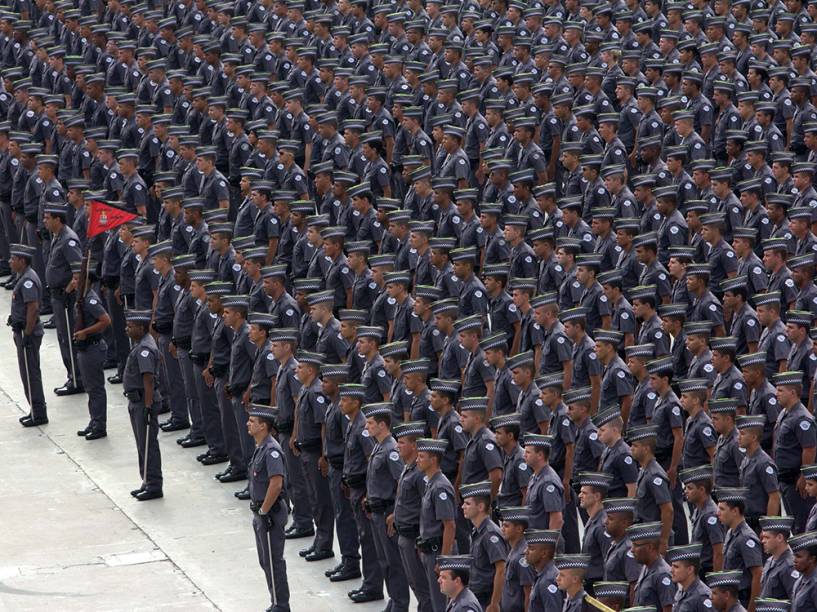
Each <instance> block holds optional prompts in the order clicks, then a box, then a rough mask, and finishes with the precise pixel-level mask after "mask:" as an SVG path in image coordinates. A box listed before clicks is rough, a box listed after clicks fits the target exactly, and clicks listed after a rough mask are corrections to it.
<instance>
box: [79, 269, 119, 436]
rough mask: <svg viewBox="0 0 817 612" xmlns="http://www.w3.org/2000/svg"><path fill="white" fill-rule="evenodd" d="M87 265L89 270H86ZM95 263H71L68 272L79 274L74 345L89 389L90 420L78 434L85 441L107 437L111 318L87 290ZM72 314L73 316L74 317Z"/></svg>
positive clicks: (90, 289)
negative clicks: (107, 336) (107, 340)
mask: <svg viewBox="0 0 817 612" xmlns="http://www.w3.org/2000/svg"><path fill="white" fill-rule="evenodd" d="M86 265H87V267H88V270H85V269H84V268H85V266H86ZM95 270H96V262H95V261H93V260H88V261H85V262H82V261H77V262H74V263H73V264H71V271H72V272H73V273H74V274H78V275H79V285H78V286H77V294H78V299H79V301H78V303H77V312H76V314H77V319H76V323H77V326H79V325H81V326H82V327H81V328H80V329H77V330H76V331H75V332H74V342H75V343H76V347H77V357H78V366H79V368H80V370H81V372H82V379H83V380H84V381H85V386H86V388H87V390H88V412H89V413H90V417H91V418H90V421H88V426H87V427H86V428H85V429H81V430H79V431H78V432H77V435H78V436H84V437H85V439H86V440H97V439H99V438H104V437H105V436H106V435H107V431H106V423H107V411H108V397H107V394H106V393H105V370H104V364H105V354H106V352H107V350H108V347H107V345H106V343H105V339H104V338H103V333H104V331H105V330H106V329H107V328H108V326H110V324H111V318H110V317H109V316H108V313H107V312H106V311H105V307H104V306H103V305H102V300H101V299H100V298H99V295H97V293H96V291H94V289H93V288H90V287H88V288H86V282H88V283H95V282H96V280H97V277H96V272H95ZM73 314H74V313H72V316H73Z"/></svg>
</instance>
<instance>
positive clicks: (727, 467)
mask: <svg viewBox="0 0 817 612" xmlns="http://www.w3.org/2000/svg"><path fill="white" fill-rule="evenodd" d="M737 408H738V402H737V400H735V399H732V398H723V399H718V400H710V401H709V413H710V415H712V425H713V427H714V428H715V431H717V432H718V434H719V435H718V442H717V444H716V445H715V457H714V459H713V461H712V466H713V470H714V471H713V479H714V480H713V484H714V485H715V486H716V487H736V486H738V484H739V483H740V464H741V462H742V461H743V453H741V451H740V447H739V446H738V430H737V428H736V427H735V415H736V412H737Z"/></svg>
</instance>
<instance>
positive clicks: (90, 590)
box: [0, 290, 385, 612]
mask: <svg viewBox="0 0 817 612" xmlns="http://www.w3.org/2000/svg"><path fill="white" fill-rule="evenodd" d="M10 298H11V294H10V292H7V291H2V290H0V312H3V313H8V312H9V304H10V301H11V300H10ZM41 359H42V363H43V378H44V388H45V395H46V400H47V402H48V415H49V420H50V423H49V424H48V425H45V426H43V427H39V428H32V429H24V428H22V427H21V426H20V425H19V424H18V422H17V419H18V418H19V417H20V416H22V415H23V414H26V413H27V412H28V406H27V403H26V400H25V395H24V393H23V387H22V384H21V382H20V378H19V375H18V371H17V361H16V353H15V349H14V344H13V341H12V337H11V330H10V329H6V330H0V465H2V466H3V469H2V471H0V611H5V610H13V611H15V612H24V611H27V610H45V609H55V610H60V611H61V612H69V611H73V610H83V611H88V610H129V611H130V610H156V609H163V610H164V609H167V610H171V609H177V610H186V611H191V612H192V611H198V610H224V611H236V612H239V611H240V612H248V611H261V610H265V609H266V608H267V607H268V606H269V605H270V597H269V594H268V591H267V587H266V583H265V581H264V576H263V572H262V571H261V568H260V567H259V565H258V557H257V555H256V551H255V544H254V539H253V535H252V529H251V526H250V517H251V514H250V511H249V509H248V502H241V501H238V500H236V499H235V498H234V497H233V492H234V491H236V490H237V489H239V488H241V486H243V483H236V484H228V485H225V484H221V483H219V482H217V481H216V480H214V479H213V475H214V474H215V473H216V472H218V471H220V470H221V469H223V468H224V465H219V466H212V467H204V466H201V465H200V464H199V463H198V462H197V461H196V460H195V456H196V455H197V454H198V453H200V452H203V449H202V448H195V449H183V448H181V447H180V446H178V445H177V444H176V443H175V440H176V438H177V437H179V435H180V434H179V433H178V432H177V433H160V444H161V449H162V464H163V469H164V494H165V497H164V498H163V499H161V500H154V501H150V502H137V501H136V500H134V499H133V498H132V497H131V496H130V495H129V492H130V490H131V489H134V488H137V487H138V486H139V484H140V478H139V472H138V467H137V465H136V448H135V443H134V439H133V434H132V432H131V429H130V423H129V421H128V416H127V408H126V401H125V398H124V397H123V396H122V386H121V385H108V389H107V390H108V437H107V438H104V439H101V440H96V441H93V442H88V441H86V440H85V439H84V438H80V437H78V436H77V435H76V431H77V430H78V429H82V428H84V427H85V426H86V425H87V423H88V412H87V404H86V402H87V396H85V395H75V396H72V397H67V398H60V397H57V396H56V395H54V394H53V392H52V389H53V388H54V387H57V386H59V385H61V384H62V383H63V382H64V381H65V378H66V372H65V368H64V367H63V365H62V362H61V360H60V357H59V349H58V346H57V337H56V333H55V332H54V331H53V330H51V331H46V335H45V338H44V341H43V346H42V351H41ZM111 373H113V371H108V372H106V375H110V374H111ZM182 433H183V432H182ZM239 485H241V486H239ZM309 543H310V540H309V539H301V540H294V541H290V542H288V543H287V546H286V559H287V564H288V575H289V586H290V590H291V593H292V594H291V600H290V602H291V603H290V605H291V608H292V610H293V612H299V611H304V610H308V611H309V612H328V611H339V610H355V612H375V611H378V610H382V609H383V608H384V607H385V601H381V602H374V603H369V604H357V605H355V604H353V603H352V602H351V601H350V600H349V599H348V598H347V596H346V592H347V591H349V590H351V589H353V588H357V587H358V586H359V585H360V581H359V580H353V581H348V582H342V583H337V584H333V583H330V582H329V580H328V579H327V578H325V577H324V575H323V572H324V571H325V570H326V569H328V568H330V567H333V566H334V565H335V564H336V563H337V562H338V561H339V559H340V554H339V552H338V550H337V546H336V549H335V555H336V556H335V559H331V560H327V561H321V562H317V563H307V562H305V561H304V560H303V559H301V558H299V557H298V555H297V551H298V550H299V549H301V548H304V547H306V546H308V545H309Z"/></svg>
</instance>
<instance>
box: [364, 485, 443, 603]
mask: <svg viewBox="0 0 817 612" xmlns="http://www.w3.org/2000/svg"><path fill="white" fill-rule="evenodd" d="M365 495H366V489H365V488H360V489H352V490H351V494H350V496H349V502H350V503H351V504H352V512H353V513H354V515H355V524H356V525H357V537H358V539H359V540H360V554H361V557H362V558H363V584H362V585H361V587H360V588H361V590H363V591H366V592H367V593H377V594H380V593H382V592H383V571H382V570H381V569H380V563H379V562H378V560H377V549H376V548H375V544H374V534H373V532H372V522H371V521H370V520H369V517H367V516H366V513H365V512H364V511H363V505H362V504H361V500H362V499H363V497H364V496H365ZM443 610H444V609H443Z"/></svg>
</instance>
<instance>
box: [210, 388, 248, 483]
mask: <svg viewBox="0 0 817 612" xmlns="http://www.w3.org/2000/svg"><path fill="white" fill-rule="evenodd" d="M226 385H227V379H226V378H224V377H219V378H216V380H215V383H213V386H214V387H215V389H216V399H217V400H218V412H219V418H220V420H221V431H222V433H223V434H224V444H225V445H226V447H227V457H228V458H229V459H230V467H231V468H232V469H233V471H234V472H235V473H236V474H246V473H247V463H248V462H247V461H246V460H245V459H244V454H243V453H242V452H241V441H240V440H239V438H238V430H237V429H236V427H235V416H233V404H232V402H231V401H230V399H229V398H228V397H227V391H226V389H225V387H226Z"/></svg>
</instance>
